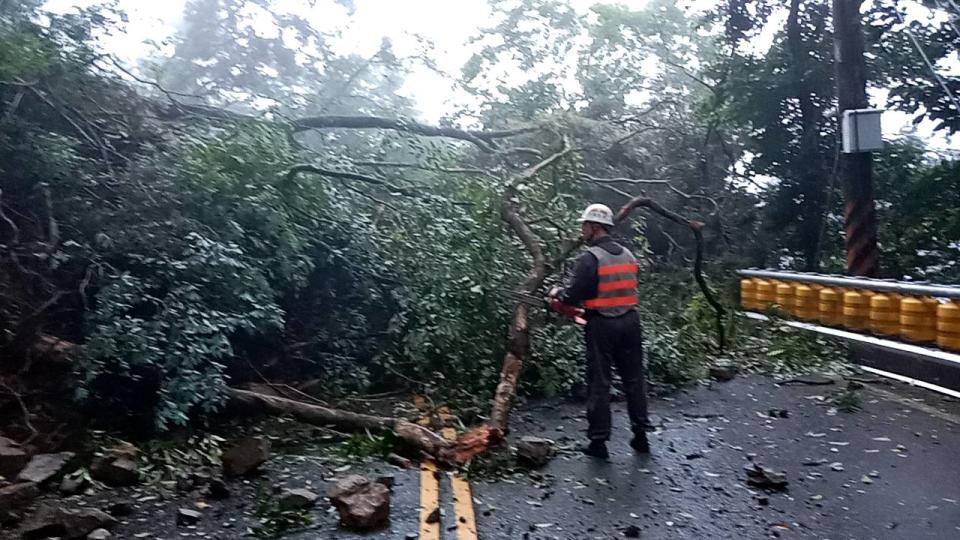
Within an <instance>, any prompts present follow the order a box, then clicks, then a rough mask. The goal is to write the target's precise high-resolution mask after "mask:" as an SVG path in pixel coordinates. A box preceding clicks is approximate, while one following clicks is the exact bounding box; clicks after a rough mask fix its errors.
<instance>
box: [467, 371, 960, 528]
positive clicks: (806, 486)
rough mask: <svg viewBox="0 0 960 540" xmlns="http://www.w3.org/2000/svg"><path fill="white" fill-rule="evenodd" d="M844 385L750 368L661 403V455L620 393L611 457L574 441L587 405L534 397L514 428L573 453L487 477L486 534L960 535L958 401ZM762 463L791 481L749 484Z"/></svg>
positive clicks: (482, 516) (479, 488)
mask: <svg viewBox="0 0 960 540" xmlns="http://www.w3.org/2000/svg"><path fill="white" fill-rule="evenodd" d="M842 389H843V383H841V384H834V385H827V386H809V385H802V384H797V385H793V384H791V385H783V386H777V385H776V384H774V382H773V381H772V380H771V379H769V378H765V377H747V378H737V379H735V380H733V381H731V382H726V383H713V384H711V385H708V386H703V387H698V388H694V389H692V390H688V391H684V392H681V393H679V394H675V395H673V396H672V397H671V398H668V399H659V400H654V401H653V402H652V404H651V411H652V414H653V415H654V417H655V418H654V420H656V421H657V422H658V423H659V427H658V429H657V432H656V433H654V434H651V446H652V447H653V450H652V454H651V455H649V456H636V455H634V454H633V452H632V450H631V449H630V448H629V446H628V445H627V441H628V440H629V431H628V430H627V428H626V413H625V411H624V410H623V404H622V403H619V404H614V406H615V409H614V410H615V413H614V425H615V429H614V438H613V440H612V441H611V443H610V451H611V459H610V461H609V462H607V463H604V462H600V461H597V460H594V459H591V458H587V457H585V456H581V455H578V454H577V453H576V452H575V451H573V450H572V446H573V443H575V442H580V441H581V440H582V438H583V433H584V432H585V429H586V422H585V420H583V418H582V417H583V413H582V406H581V405H579V404H575V403H570V402H560V401H553V402H542V403H539V404H531V405H529V406H528V407H526V408H525V409H521V410H518V413H519V414H516V415H514V420H515V422H514V425H513V428H512V430H513V433H514V434H517V435H518V436H519V435H527V434H529V435H538V436H542V437H547V438H551V439H554V440H556V441H557V442H558V444H559V445H560V446H561V447H568V448H570V450H567V451H561V453H560V455H559V456H558V457H557V458H555V459H554V460H553V461H551V462H550V463H549V464H548V465H547V466H546V467H544V468H543V469H541V470H540V471H538V473H539V474H538V477H539V479H537V478H533V479H531V478H529V477H519V476H518V477H517V478H514V479H512V482H514V483H504V482H496V483H486V482H476V483H475V484H474V499H475V501H476V503H477V514H478V525H479V530H480V535H481V538H488V539H493V538H544V539H549V538H563V539H566V538H571V539H572V538H576V539H581V538H582V539H588V538H624V537H626V536H625V532H630V533H633V532H639V533H640V535H639V537H641V538H648V539H649V538H703V537H712V538H767V537H782V538H789V537H797V538H830V539H846V538H850V539H870V538H878V539H887V538H890V539H894V538H896V539H901V538H908V539H919V538H938V539H955V538H960V502H958V501H960V426H958V423H960V404H958V403H957V402H956V400H952V399H950V398H942V397H940V396H939V395H937V394H933V393H931V392H928V391H924V390H917V389H912V388H909V387H906V386H904V385H900V384H899V383H898V384H897V385H890V384H887V383H881V384H868V385H867V388H865V389H863V390H860V391H859V392H858V393H859V394H860V395H861V396H862V403H861V405H862V407H863V409H862V410H861V411H859V412H854V413H845V412H840V411H837V410H836V408H834V407H833V406H832V405H831V404H830V403H829V402H828V400H829V398H830V396H831V395H833V394H835V393H837V392H839V391H840V390H842ZM780 411H786V413H781V412H780ZM784 415H786V418H784V417H783V416H784ZM751 462H755V463H760V464H763V465H764V466H767V467H769V468H771V469H773V470H775V471H779V472H784V473H786V475H787V480H788V481H789V486H788V488H787V489H786V491H783V492H772V493H767V492H763V491H761V490H757V489H752V488H750V487H749V486H747V484H746V482H745V473H744V467H745V466H746V465H749V464H750V463H751ZM631 526H632V527H636V530H634V531H630V530H629V528H630V527H631Z"/></svg>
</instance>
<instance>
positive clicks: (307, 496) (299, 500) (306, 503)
mask: <svg viewBox="0 0 960 540" xmlns="http://www.w3.org/2000/svg"><path fill="white" fill-rule="evenodd" d="M319 498H320V496H319V495H317V494H316V493H314V492H312V491H310V490H308V489H287V490H284V492H283V494H281V495H280V502H279V506H280V510H303V509H304V508H310V507H312V506H313V505H315V504H317V499H319Z"/></svg>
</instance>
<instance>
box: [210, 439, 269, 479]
mask: <svg viewBox="0 0 960 540" xmlns="http://www.w3.org/2000/svg"><path fill="white" fill-rule="evenodd" d="M221 459H222V461H223V472H224V473H225V474H227V475H228V476H243V475H246V474H250V473H251V472H253V471H255V470H257V468H259V467H260V465H262V464H263V463H264V462H265V461H267V460H268V459H270V441H269V440H267V439H266V438H263V437H248V438H246V439H243V440H241V441H240V442H238V443H237V444H236V445H234V446H233V447H232V448H230V449H229V450H227V451H226V452H224V453H223V457H222V458H221Z"/></svg>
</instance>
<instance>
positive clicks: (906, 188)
mask: <svg viewBox="0 0 960 540" xmlns="http://www.w3.org/2000/svg"><path fill="white" fill-rule="evenodd" d="M875 178H876V184H875V185H876V198H877V220H878V222H879V224H880V231H879V232H880V248H881V250H882V253H883V265H882V268H883V272H884V273H885V274H886V276H888V277H891V278H895V279H900V278H902V277H903V276H911V277H914V278H918V279H929V280H932V281H940V282H945V283H955V282H956V281H957V280H960V263H958V260H960V163H958V162H956V161H952V162H951V161H946V160H943V161H934V160H932V159H931V158H929V157H927V156H925V155H924V152H923V149H922V148H921V147H918V146H914V145H911V144H890V145H888V146H887V148H885V149H884V151H883V152H881V153H879V156H878V160H877V163H876V166H875Z"/></svg>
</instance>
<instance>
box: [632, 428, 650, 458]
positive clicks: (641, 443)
mask: <svg viewBox="0 0 960 540" xmlns="http://www.w3.org/2000/svg"><path fill="white" fill-rule="evenodd" d="M630 448H633V450H634V451H635V452H636V453H638V454H649V453H650V443H649V442H647V434H646V432H640V433H638V434H636V435H634V436H633V439H630Z"/></svg>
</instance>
